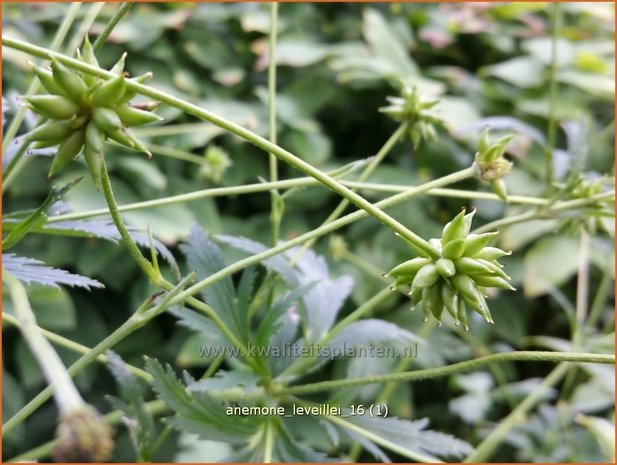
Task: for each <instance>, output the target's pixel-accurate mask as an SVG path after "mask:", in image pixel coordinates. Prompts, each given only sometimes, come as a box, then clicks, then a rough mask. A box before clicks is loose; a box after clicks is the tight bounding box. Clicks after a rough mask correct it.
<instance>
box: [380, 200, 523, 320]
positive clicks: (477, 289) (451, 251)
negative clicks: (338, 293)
mask: <svg viewBox="0 0 617 465" xmlns="http://www.w3.org/2000/svg"><path fill="white" fill-rule="evenodd" d="M474 214H475V210H474V211H472V212H471V213H469V214H465V210H463V211H461V213H459V214H458V215H456V216H455V217H454V219H453V220H452V221H450V222H449V223H448V224H446V225H445V227H444V228H443V232H442V235H441V238H439V239H437V238H434V239H431V240H430V241H429V242H430V244H431V245H432V246H433V247H434V248H435V249H436V250H437V251H438V252H439V257H437V258H433V257H417V258H413V259H411V260H407V261H406V262H403V263H401V264H400V265H398V266H395V267H394V268H393V269H392V270H390V271H389V272H388V273H387V274H386V276H392V277H393V278H395V279H396V281H395V283H394V287H398V286H411V292H410V293H409V294H410V296H411V299H412V302H413V305H414V307H415V306H416V305H418V304H420V303H421V304H422V310H423V312H424V319H425V321H426V320H427V319H428V318H429V317H431V315H432V317H434V318H435V319H436V320H437V321H439V322H441V317H442V314H443V313H444V310H446V311H447V313H448V314H450V316H451V317H452V318H453V319H454V321H455V323H456V324H457V325H458V324H459V322H460V323H462V324H463V325H464V326H465V328H466V329H467V313H466V312H467V310H466V309H467V307H469V308H471V309H472V310H474V311H475V312H477V313H478V314H479V315H480V316H482V318H484V319H485V320H486V321H487V322H488V323H493V317H492V316H491V313H490V311H489V309H488V305H487V303H486V300H485V297H486V295H487V289H488V288H502V289H510V290H514V288H513V287H512V286H511V285H510V284H509V281H510V277H509V276H508V275H507V274H506V273H505V272H504V271H503V269H502V266H501V264H500V263H499V262H498V261H497V260H498V259H499V258H501V257H503V256H505V255H509V254H510V252H506V251H504V250H501V249H498V248H496V247H489V246H488V244H489V242H490V241H491V239H492V238H493V237H495V236H496V234H497V233H485V234H470V232H469V231H470V229H471V221H472V218H473V216H474Z"/></svg>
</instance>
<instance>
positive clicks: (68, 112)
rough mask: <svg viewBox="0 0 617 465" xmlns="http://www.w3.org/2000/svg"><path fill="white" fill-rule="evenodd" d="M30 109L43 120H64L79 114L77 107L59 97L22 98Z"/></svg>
mask: <svg viewBox="0 0 617 465" xmlns="http://www.w3.org/2000/svg"><path fill="white" fill-rule="evenodd" d="M24 101H25V102H26V103H27V104H28V106H29V107H30V109H31V110H32V111H34V112H36V113H38V114H39V115H41V116H44V117H45V118H51V119H65V118H70V117H71V116H73V115H75V114H77V113H78V112H79V107H78V106H77V105H75V104H74V103H73V102H72V101H71V100H69V99H68V98H66V97H63V96H61V95H34V96H32V97H27V98H24Z"/></svg>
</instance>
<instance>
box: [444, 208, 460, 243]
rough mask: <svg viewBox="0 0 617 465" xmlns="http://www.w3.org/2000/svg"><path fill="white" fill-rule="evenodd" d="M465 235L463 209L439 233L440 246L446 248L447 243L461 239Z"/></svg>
mask: <svg viewBox="0 0 617 465" xmlns="http://www.w3.org/2000/svg"><path fill="white" fill-rule="evenodd" d="M464 235H465V209H463V210H462V211H461V212H460V213H459V214H458V215H456V216H455V217H454V219H453V220H452V221H450V222H449V223H448V224H446V225H445V226H444V228H443V232H442V233H441V244H442V245H443V246H446V244H448V243H449V242H451V241H453V240H456V239H462V238H463V236H464Z"/></svg>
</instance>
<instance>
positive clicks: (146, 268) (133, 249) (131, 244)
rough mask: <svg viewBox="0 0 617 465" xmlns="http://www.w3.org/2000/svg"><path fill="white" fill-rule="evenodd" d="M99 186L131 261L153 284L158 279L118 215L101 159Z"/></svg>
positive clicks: (105, 167) (109, 182)
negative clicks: (101, 188)
mask: <svg viewBox="0 0 617 465" xmlns="http://www.w3.org/2000/svg"><path fill="white" fill-rule="evenodd" d="M101 185H102V186H103V194H104V195H105V202H107V207H108V208H109V213H110V214H111V218H112V219H113V221H114V224H115V225H116V228H117V229H118V232H119V233H120V236H122V239H123V240H124V243H125V244H126V247H127V248H128V249H129V253H130V254H131V255H132V256H133V259H134V260H135V262H136V263H137V265H138V266H139V268H141V270H142V271H143V272H144V273H145V274H146V276H147V277H148V278H149V279H150V281H152V282H155V281H156V279H157V278H158V276H157V273H156V271H155V270H154V268H153V267H152V264H151V263H150V262H149V261H148V260H147V259H146V257H144V256H143V254H142V253H141V251H140V250H139V247H138V246H137V244H136V243H135V241H134V240H133V238H132V237H131V234H130V233H129V230H128V229H127V228H126V226H125V224H124V220H123V219H122V216H121V215H120V211H119V210H118V204H117V203H116V199H115V197H114V192H113V189H112V187H111V181H110V180H109V172H108V171H107V165H106V163H105V159H103V166H102V169H101Z"/></svg>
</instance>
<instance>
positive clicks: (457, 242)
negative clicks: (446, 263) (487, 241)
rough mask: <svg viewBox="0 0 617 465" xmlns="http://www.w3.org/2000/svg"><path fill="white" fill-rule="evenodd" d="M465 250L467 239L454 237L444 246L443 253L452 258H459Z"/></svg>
mask: <svg viewBox="0 0 617 465" xmlns="http://www.w3.org/2000/svg"><path fill="white" fill-rule="evenodd" d="M464 252H465V240H464V239H454V240H452V241H450V242H448V243H447V244H446V245H445V246H444V247H443V252H442V255H443V256H444V257H446V258H449V259H450V260H454V259H457V258H459V257H461V256H462V255H463V253H464Z"/></svg>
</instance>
